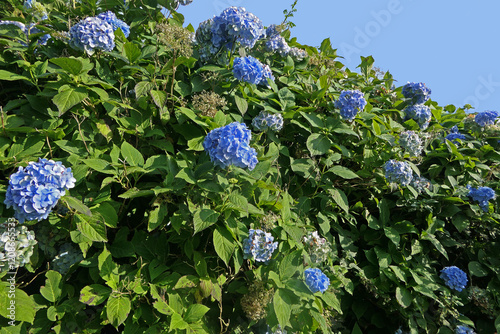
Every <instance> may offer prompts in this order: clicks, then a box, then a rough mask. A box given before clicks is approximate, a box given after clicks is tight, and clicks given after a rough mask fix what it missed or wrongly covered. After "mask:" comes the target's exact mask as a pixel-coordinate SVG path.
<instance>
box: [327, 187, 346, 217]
mask: <svg viewBox="0 0 500 334" xmlns="http://www.w3.org/2000/svg"><path fill="white" fill-rule="evenodd" d="M328 192H329V193H330V195H332V197H333V200H334V201H335V203H337V205H338V206H340V208H342V210H344V211H345V212H349V201H348V200H347V196H346V195H345V194H344V192H343V191H342V190H340V189H328Z"/></svg>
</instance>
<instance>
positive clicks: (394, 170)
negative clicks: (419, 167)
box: [384, 160, 413, 186]
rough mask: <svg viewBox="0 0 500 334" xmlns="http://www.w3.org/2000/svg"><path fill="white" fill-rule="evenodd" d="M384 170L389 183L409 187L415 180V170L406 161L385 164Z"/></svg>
mask: <svg viewBox="0 0 500 334" xmlns="http://www.w3.org/2000/svg"><path fill="white" fill-rule="evenodd" d="M384 170H385V178H386V179H387V182H395V183H399V184H400V185H402V186H407V185H409V184H410V182H411V180H412V179H413V170H412V169H411V167H410V165H409V164H408V163H407V162H404V161H396V160H389V161H387V162H386V163H385V164H384Z"/></svg>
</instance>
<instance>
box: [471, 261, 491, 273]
mask: <svg viewBox="0 0 500 334" xmlns="http://www.w3.org/2000/svg"><path fill="white" fill-rule="evenodd" d="M468 267H469V273H470V275H471V276H477V277H486V276H488V271H487V270H486V269H484V267H483V266H482V265H481V263H479V262H477V261H471V262H469V266H468Z"/></svg>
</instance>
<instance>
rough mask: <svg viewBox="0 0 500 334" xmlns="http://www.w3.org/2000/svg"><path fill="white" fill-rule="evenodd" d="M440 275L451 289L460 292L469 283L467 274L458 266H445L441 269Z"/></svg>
mask: <svg viewBox="0 0 500 334" xmlns="http://www.w3.org/2000/svg"><path fill="white" fill-rule="evenodd" d="M439 277H440V278H441V279H442V280H444V283H445V284H446V285H447V286H448V287H449V288H451V289H454V290H457V291H458V292H460V291H462V290H463V289H465V286H466V285H467V281H468V279H467V274H466V273H465V272H464V271H463V270H461V269H460V268H458V267H456V266H451V267H444V268H443V269H441V275H439Z"/></svg>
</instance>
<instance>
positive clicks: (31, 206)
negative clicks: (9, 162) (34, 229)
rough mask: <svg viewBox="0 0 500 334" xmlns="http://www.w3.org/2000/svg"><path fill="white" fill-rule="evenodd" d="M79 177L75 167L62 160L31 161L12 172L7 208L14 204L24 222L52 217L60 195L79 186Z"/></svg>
mask: <svg viewBox="0 0 500 334" xmlns="http://www.w3.org/2000/svg"><path fill="white" fill-rule="evenodd" d="M75 181H76V180H75V178H74V177H73V173H72V172H71V168H66V167H64V166H63V165H62V163H61V162H60V161H58V162H54V161H52V160H47V159H40V160H39V161H38V162H30V163H29V164H28V166H26V167H25V168H23V167H19V169H18V171H17V172H16V173H14V174H12V175H11V176H10V180H9V186H8V188H7V193H6V195H5V201H4V203H5V205H6V206H7V208H10V207H11V206H12V207H13V208H14V211H15V213H14V217H15V218H16V219H17V220H19V222H20V223H23V222H24V221H25V220H35V219H36V220H38V221H40V220H42V219H45V218H47V217H48V215H49V213H50V212H51V211H52V209H53V208H54V207H55V206H56V204H57V201H58V200H59V198H60V197H61V196H64V195H65V192H66V190H68V189H70V188H73V187H74V186H75Z"/></svg>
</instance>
